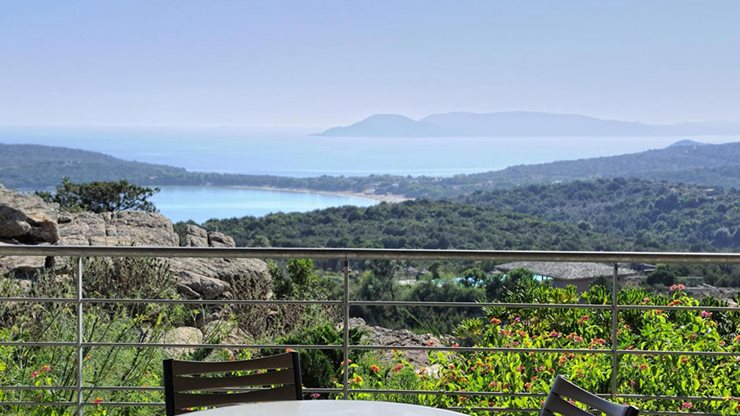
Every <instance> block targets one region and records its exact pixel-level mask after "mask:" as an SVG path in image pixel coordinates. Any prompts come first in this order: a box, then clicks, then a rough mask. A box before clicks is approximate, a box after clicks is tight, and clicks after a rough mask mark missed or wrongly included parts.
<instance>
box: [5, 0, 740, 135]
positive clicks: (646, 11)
mask: <svg viewBox="0 0 740 416" xmlns="http://www.w3.org/2000/svg"><path fill="white" fill-rule="evenodd" d="M502 110H533V111H552V112H568V113H581V114H587V115H593V116H599V117H607V118H617V119H626V120H642V121H648V122H674V121H687V120H707V119H728V120H740V1H678V0H669V1H599V0H590V1H574V0H567V1H566V0H563V1H555V0H553V1H486V0H481V1H462V0H450V1H433V0H424V1H403V0H391V1H385V0H382V1H381V0H369V1H342V0H338V1H320V0H316V1H309V0H300V1H279V0H269V1H264V2H263V1H216V0H208V1H203V0H197V1H196V0H194V1H183V0H172V1H154V0H141V1H134V0H126V1H116V2H113V1H99V0H94V1H66V0H65V1H60V0H48V1H33V0H23V1H4V2H2V3H0V125H33V126H47V125H134V126H139V125H170V126H194V125H203V126H216V125H238V126H310V127H328V126H331V125H336V124H348V123H350V122H353V121H356V120H357V119H359V118H363V117H366V116H368V115H370V114H373V113H400V114H405V115H408V116H411V117H420V116H423V115H426V114H429V113H433V112H445V111H478V112H487V111H502Z"/></svg>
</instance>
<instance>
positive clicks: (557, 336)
mask: <svg viewBox="0 0 740 416" xmlns="http://www.w3.org/2000/svg"><path fill="white" fill-rule="evenodd" d="M560 335H562V334H561V333H560V332H558V331H552V332H550V338H559V337H560Z"/></svg>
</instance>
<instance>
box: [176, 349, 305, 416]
mask: <svg viewBox="0 0 740 416" xmlns="http://www.w3.org/2000/svg"><path fill="white" fill-rule="evenodd" d="M162 365H163V367H164V392H165V404H166V411H167V415H168V416H173V415H179V414H182V413H186V410H185V409H187V408H192V407H213V406H220V405H226V404H234V403H249V402H257V401H275V400H301V399H302V395H303V393H302V386H301V363H300V359H299V356H298V353H297V352H290V353H285V354H278V355H274V356H270V357H264V358H257V359H254V360H244V361H225V362H196V361H179V360H171V359H169V360H164V362H163V363H162ZM250 370H267V372H264V373H259V374H246V375H240V376H234V375H229V374H226V375H215V374H213V375H211V376H208V377H202V375H204V374H211V373H235V372H238V371H250ZM255 386H263V387H266V386H274V387H270V388H261V389H256V390H251V391H241V389H239V390H240V391H235V392H228V390H237V389H238V388H240V387H255ZM188 392H189V393H188Z"/></svg>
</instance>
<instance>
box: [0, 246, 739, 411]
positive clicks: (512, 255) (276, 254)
mask: <svg viewBox="0 0 740 416" xmlns="http://www.w3.org/2000/svg"><path fill="white" fill-rule="evenodd" d="M4 256H64V257H67V256H69V257H77V258H78V260H77V275H76V276H75V297H74V298H38V297H37V298H29V297H9V296H5V297H0V303H20V302H30V303H32V302H36V303H56V304H69V305H73V306H74V307H75V310H76V318H77V319H76V328H75V333H76V335H75V339H74V341H28V342H26V341H7V340H0V346H24V347H72V348H74V349H75V351H76V355H75V356H76V360H75V361H76V381H75V385H74V386H41V387H36V386H24V385H13V386H0V392H2V391H34V390H58V391H74V392H75V393H76V394H75V401H67V402H35V401H0V407H6V406H74V407H75V408H76V411H77V414H79V415H82V414H83V411H84V409H85V407H87V406H91V405H94V403H90V402H86V401H85V400H84V396H83V392H84V391H89V390H95V391H143V392H158V391H162V388H161V387H141V386H89V385H85V380H84V378H83V362H84V356H83V351H84V350H85V349H86V348H94V347H133V348H144V347H160V348H177V347H184V348H250V349H262V348H265V349H267V348H271V349H276V348H293V349H314V350H325V349H341V351H342V355H343V357H344V359H343V363H342V366H343V381H342V388H341V389H338V388H307V389H304V391H305V392H307V393H333V394H338V395H340V397H343V398H345V399H346V398H349V397H350V394H351V393H371V394H372V393H375V394H383V393H387V394H411V395H417V394H423V395H458V396H466V395H467V396H490V397H500V396H507V397H544V395H545V394H544V393H514V392H467V391H427V390H419V391H417V390H394V389H350V383H349V379H348V377H349V360H348V359H347V358H348V357H349V356H350V352H351V351H353V350H375V351H382V350H399V351H405V350H417V351H454V352H512V351H513V352H517V353H528V352H534V353H579V354H581V353H584V354H604V355H609V356H610V357H611V370H612V371H611V376H610V377H611V379H610V393H609V394H608V396H610V397H611V398H626V399H644V400H699V401H700V400H708V401H717V400H727V399H728V398H727V397H693V396H658V395H636V394H619V392H618V385H617V381H618V380H617V377H618V366H619V358H620V356H622V355H681V356H715V357H726V356H730V357H738V359H740V354H738V353H734V352H725V351H666V350H641V349H619V345H618V342H617V329H618V328H617V327H618V314H619V312H620V311H625V310H652V309H662V310H694V311H695V310H703V311H728V312H738V311H740V308H738V307H730V306H727V307H723V306H657V305H620V304H618V301H617V293H618V285H619V267H618V265H619V264H620V263H684V264H740V253H669V252H661V253H656V252H569V251H502V250H488V251H486V250H403V249H398V250H397V249H352V248H191V247H102V246H98V247H89V246H21V245H11V246H0V257H4ZM89 257H147V258H151V257H156V258H260V259H293V258H311V259H341V260H342V261H343V273H342V276H343V285H342V299H341V300H322V301H318V300H254V299H251V300H250V299H234V300H232V299H214V300H203V299H195V300H193V299H95V298H86V297H84V294H83V279H84V270H83V266H84V261H83V260H84V258H89ZM370 259H387V260H416V261H439V260H445V261H547V262H602V263H611V264H613V266H614V269H613V270H614V272H613V275H612V290H611V304H604V305H600V304H537V303H500V302H426V301H372V300H351V299H350V260H370ZM104 303H118V304H180V305H329V306H335V307H336V306H341V311H342V313H341V315H342V318H343V319H342V322H343V324H342V344H341V345H340V346H338V345H307V344H299V345H286V344H257V343H251V344H211V343H204V344H191V343H187V344H183V343H165V342H159V343H148V342H124V343H121V342H93V341H88V340H86V339H85V337H84V325H83V324H84V322H83V316H84V308H85V305H93V304H104ZM352 306H406V307H419V306H424V307H459V308H481V307H503V308H532V309H537V308H561V309H568V308H574V309H597V310H599V309H600V310H609V311H610V312H611V328H610V329H611V346H610V348H609V349H581V348H507V347H464V346H461V347H458V346H454V347H453V346H424V345H418V346H401V345H391V346H389V345H364V344H362V345H357V344H351V342H350V324H349V321H350V307H352ZM730 399H734V400H740V398H734V397H733V398H730ZM104 405H105V406H126V407H130V406H163V403H161V402H105V403H104ZM473 410H486V411H490V412H524V413H526V412H535V411H538V409H511V408H497V407H485V408H474V409H473ZM644 413H646V414H659V415H673V414H676V415H678V414H682V413H679V412H644ZM695 414H701V413H695ZM705 414H708V413H705Z"/></svg>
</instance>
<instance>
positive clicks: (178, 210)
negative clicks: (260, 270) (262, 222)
mask: <svg viewBox="0 0 740 416" xmlns="http://www.w3.org/2000/svg"><path fill="white" fill-rule="evenodd" d="M160 189H161V191H160V192H159V193H157V194H155V195H154V197H153V198H152V202H154V205H156V206H157V208H158V209H159V211H160V212H161V213H162V214H164V215H166V216H167V217H169V218H170V219H171V220H172V221H187V220H193V221H195V222H197V223H202V222H204V221H206V220H209V219H211V218H232V217H244V216H247V215H251V216H257V217H259V216H263V215H266V214H270V213H274V212H282V211H288V212H307V211H313V210H316V209H321V208H328V207H335V206H341V205H355V206H360V207H366V206H370V205H373V204H375V203H376V202H377V201H374V200H371V199H366V198H357V197H352V196H344V195H331V194H321V193H308V192H277V191H267V190H261V189H246V188H231V187H222V186H208V187H205V186H203V187H201V186H163V187H160Z"/></svg>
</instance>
